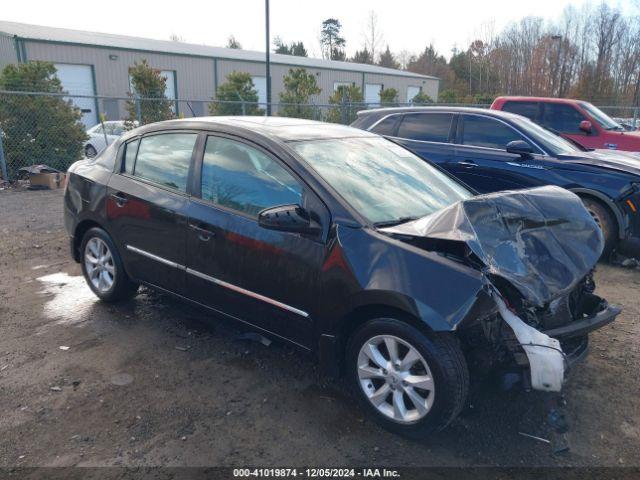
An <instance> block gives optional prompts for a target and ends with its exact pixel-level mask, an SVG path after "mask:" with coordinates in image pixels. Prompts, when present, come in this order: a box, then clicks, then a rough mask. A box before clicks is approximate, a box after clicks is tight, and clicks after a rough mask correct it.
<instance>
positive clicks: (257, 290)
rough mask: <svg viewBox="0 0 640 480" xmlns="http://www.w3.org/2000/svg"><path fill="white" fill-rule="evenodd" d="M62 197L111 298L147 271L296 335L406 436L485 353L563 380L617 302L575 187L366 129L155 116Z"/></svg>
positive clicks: (531, 380)
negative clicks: (481, 188) (528, 180)
mask: <svg viewBox="0 0 640 480" xmlns="http://www.w3.org/2000/svg"><path fill="white" fill-rule="evenodd" d="M64 203H65V225H66V228H67V230H68V232H69V234H70V246H71V253H72V255H73V257H74V258H75V260H76V261H78V262H80V264H81V266H82V271H83V274H84V276H85V278H86V281H87V283H88V285H89V287H90V288H91V289H92V290H93V292H94V293H95V294H96V295H97V296H98V297H100V298H101V299H103V300H104V301H118V300H125V299H128V298H131V297H133V296H134V295H135V293H136V292H137V290H138V286H139V285H140V284H144V285H146V286H149V287H152V288H156V289H159V290H162V291H164V292H168V293H170V294H172V295H175V296H176V297H178V298H181V299H184V300H187V301H189V302H192V303H194V304H197V305H200V306H202V307H204V308H207V309H209V310H210V311H211V312H212V313H216V314H220V315H219V316H226V317H228V318H230V319H232V320H235V321H238V322H241V323H242V324H243V325H245V326H249V327H250V328H254V329H257V330H258V331H260V332H262V333H264V334H265V335H269V336H272V337H275V338H279V339H282V340H286V341H288V342H291V343H293V344H295V345H297V346H298V347H300V348H301V349H303V350H305V351H308V352H312V353H313V354H314V355H316V356H317V358H318V359H319V362H320V364H321V366H322V367H323V369H324V371H326V372H328V373H330V374H333V375H344V376H346V378H347V380H348V382H349V384H350V385H351V387H352V388H353V390H354V392H355V394H356V395H357V396H358V397H359V398H360V400H361V401H362V403H363V405H364V407H365V408H366V409H367V410H368V411H369V412H370V413H371V414H372V415H373V416H374V418H375V419H377V420H378V421H379V422H381V423H382V424H383V425H384V426H385V427H387V428H389V429H391V430H394V431H396V432H400V433H403V434H406V435H413V436H420V435H424V434H425V433H426V432H428V431H431V430H433V429H438V428H442V427H444V426H445V425H446V424H447V423H448V422H449V421H450V420H451V419H452V418H453V417H455V415H456V414H457V413H458V412H459V411H460V409H461V408H462V406H463V405H464V402H465V397H466V394H467V386H468V380H469V370H468V364H471V365H476V366H477V365H480V364H482V365H484V366H485V367H486V368H485V370H487V371H488V370H500V371H502V370H509V371H517V372H521V373H522V380H523V382H525V383H526V384H528V385H531V386H533V388H536V389H540V390H547V391H558V390H559V389H560V388H561V387H562V381H563V379H564V375H565V367H567V365H568V364H567V362H569V363H571V362H572V361H573V360H576V359H578V358H580V357H581V356H583V355H584V353H585V352H586V348H587V342H588V335H587V334H588V332H590V331H591V330H594V329H596V328H599V327H601V326H602V325H604V324H606V323H608V322H611V321H613V319H614V318H615V317H616V315H617V314H618V312H619V309H617V308H615V307H612V306H609V305H607V303H606V302H605V301H604V300H603V299H601V298H600V297H597V296H596V295H595V294H594V293H593V290H594V284H593V280H592V277H591V271H592V269H593V266H594V264H595V263H596V260H597V258H598V256H599V255H600V252H601V249H602V235H601V233H600V230H599V229H598V227H597V225H596V224H595V222H594V221H593V219H592V218H591V216H590V215H589V214H588V213H587V212H586V210H585V209H584V208H583V207H582V204H581V203H580V201H579V199H578V198H577V197H576V196H575V195H573V194H571V193H569V192H566V191H564V190H562V189H555V190H554V189H553V188H551V187H547V188H546V189H534V190H532V191H530V192H522V193H519V192H515V193H514V192H512V193H507V194H497V195H491V196H488V197H486V198H485V197H481V196H480V197H476V196H473V195H472V194H471V193H470V192H469V191H468V190H467V189H466V188H465V187H464V186H462V185H461V184H459V183H458V182H457V181H456V180H454V179H453V178H451V177H450V176H449V175H447V174H445V173H443V172H441V171H440V170H439V169H437V168H435V167H433V166H431V165H429V164H428V163H427V162H424V161H423V160H421V159H420V158H418V157H417V156H415V155H414V154H412V153H411V152H409V151H408V150H406V149H404V148H402V147H399V146H398V145H396V144H395V143H393V142H391V141H389V140H386V139H384V138H381V137H379V136H377V135H374V134H371V133H368V132H364V131H362V130H357V129H353V128H350V127H343V126H337V125H329V124H323V123H318V122H311V121H305V120H295V119H278V118H264V117H257V118H251V117H242V118H223V117H218V118H215V119H213V118H212V119H191V120H174V121H168V122H162V123H157V124H151V125H147V126H144V127H141V128H137V129H135V130H133V131H131V132H129V133H126V134H125V135H124V136H122V137H121V138H119V139H118V140H117V141H115V142H114V143H113V144H112V145H110V146H109V147H108V148H107V149H106V150H105V151H104V152H103V153H102V154H100V155H98V156H97V157H95V158H93V159H86V160H81V161H79V162H77V163H75V164H74V165H72V167H71V168H70V169H69V179H68V184H67V189H66V192H65V200H64ZM433 215H435V216H436V217H437V218H438V219H439V222H436V225H435V228H431V227H430V226H429V224H428V222H427V223H425V219H427V218H431V216H433ZM513 215H516V217H517V218H519V219H520V220H518V221H517V222H516V223H515V224H510V223H509V222H510V221H507V219H508V218H511V217H512V216H513ZM412 218H417V219H418V220H415V221H411V219H412ZM514 218H515V217H514ZM462 220H464V221H462ZM478 221H481V222H482V224H484V225H486V226H487V227H489V226H490V228H482V227H481V225H479V224H477V222H478ZM443 222H444V223H443ZM443 224H448V225H449V226H447V227H446V229H445V230H446V235H447V236H444V237H443V235H442V232H441V231H439V230H438V228H437V226H438V225H440V226H442V225H443ZM471 232H476V233H475V234H472V233H471ZM453 236H456V238H453ZM561 243H569V244H570V245H571V246H569V247H564V246H562V245H561ZM549 259H551V260H552V261H553V268H550V265H549V264H548V262H549ZM507 305H509V306H508V307H507ZM545 332H546V333H545ZM540 345H542V346H540ZM536 349H538V350H537V351H536ZM532 352H533V353H532ZM480 358H481V359H482V361H480V360H479V359H480Z"/></svg>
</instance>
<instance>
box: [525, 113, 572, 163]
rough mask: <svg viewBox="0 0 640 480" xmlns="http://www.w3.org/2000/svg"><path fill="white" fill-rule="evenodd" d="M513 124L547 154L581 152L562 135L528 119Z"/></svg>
mask: <svg viewBox="0 0 640 480" xmlns="http://www.w3.org/2000/svg"><path fill="white" fill-rule="evenodd" d="M513 122H514V123H515V124H516V125H518V126H519V127H520V128H521V129H522V130H523V131H524V132H525V133H526V134H527V135H528V136H529V137H530V138H531V140H533V141H534V142H536V143H537V144H538V145H540V146H541V147H542V148H544V150H546V151H547V153H549V154H551V155H553V156H556V155H562V154H568V153H574V152H578V151H580V150H579V149H578V147H576V146H575V145H574V144H573V143H571V142H570V141H569V140H566V139H564V138H562V137H561V136H560V135H558V134H556V133H554V132H552V131H551V130H547V129H546V128H544V127H541V126H540V125H538V124H537V123H534V122H532V121H531V120H529V119H528V118H525V117H519V118H514V119H513Z"/></svg>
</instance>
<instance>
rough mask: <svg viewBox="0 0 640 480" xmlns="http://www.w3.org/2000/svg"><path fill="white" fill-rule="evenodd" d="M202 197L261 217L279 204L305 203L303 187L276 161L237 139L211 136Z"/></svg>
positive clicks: (206, 153)
mask: <svg viewBox="0 0 640 480" xmlns="http://www.w3.org/2000/svg"><path fill="white" fill-rule="evenodd" d="M202 198H203V199H204V200H209V201H211V202H213V203H216V204H218V205H221V206H223V207H226V208H230V209H232V210H236V211H238V212H242V213H245V214H248V215H251V216H257V215H258V212H260V210H263V209H265V208H268V207H275V206H277V205H287V204H296V205H300V204H301V203H302V186H301V185H300V184H299V183H298V182H297V181H296V179H295V178H294V177H293V176H292V175H291V174H290V173H289V172H288V171H287V170H285V169H284V167H282V166H281V165H279V164H278V163H277V162H276V161H275V160H273V159H271V158H269V157H268V156H267V155H265V154H264V153H262V152H260V151H259V150H256V149H255V148H252V147H250V146H248V145H245V144H243V143H240V142H236V141H234V140H229V139H226V138H219V137H209V138H208V139H207V146H206V149H205V152H204V159H203V162H202Z"/></svg>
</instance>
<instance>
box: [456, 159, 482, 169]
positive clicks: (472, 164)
mask: <svg viewBox="0 0 640 480" xmlns="http://www.w3.org/2000/svg"><path fill="white" fill-rule="evenodd" d="M458 165H460V166H461V167H464V168H473V167H477V166H478V164H477V163H476V162H471V161H469V160H463V161H461V162H458Z"/></svg>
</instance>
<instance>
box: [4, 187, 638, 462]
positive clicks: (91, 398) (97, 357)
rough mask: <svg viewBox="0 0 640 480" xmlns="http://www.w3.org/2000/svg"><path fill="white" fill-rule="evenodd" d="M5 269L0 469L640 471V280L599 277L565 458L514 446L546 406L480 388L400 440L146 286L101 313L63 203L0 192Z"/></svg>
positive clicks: (328, 386) (314, 376)
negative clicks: (422, 437)
mask: <svg viewBox="0 0 640 480" xmlns="http://www.w3.org/2000/svg"><path fill="white" fill-rule="evenodd" d="M0 271H1V274H0V332H1V334H0V408H1V414H0V466H3V467H7V466H11V467H13V466H68V465H83V466H105V465H111V466H113V465H126V466H152V465H170V466H222V465H225V466H246V465H254V466H256V465H257V466H283V465H298V466H301V465H308V466H349V465H353V466H364V465H375V464H378V465H386V466H471V465H473V466H478V465H480V466H487V465H497V466H546V465H550V466H559V465H562V466H565V465H571V466H590V467H591V466H638V465H640V415H639V413H640V381H639V380H640V378H639V377H640V373H639V372H640V368H639V367H640V355H639V345H640V323H639V322H638V319H639V310H640V295H639V293H638V292H639V285H640V271H635V270H626V269H622V268H620V267H613V266H609V265H600V266H599V267H598V272H597V275H596V280H597V282H598V290H597V291H598V292H599V293H600V294H601V295H603V296H604V297H606V298H607V299H608V300H609V301H610V302H611V303H615V304H619V305H622V306H623V307H624V312H623V313H622V315H621V316H620V317H619V319H618V320H617V321H616V322H615V323H614V324H612V325H609V326H607V327H605V328H604V329H602V330H601V331H599V332H597V333H595V334H593V335H592V344H591V354H590V356H589V358H588V359H587V360H586V362H584V363H583V364H581V365H579V366H578V367H577V368H576V370H575V371H573V373H572V376H571V378H570V379H569V381H568V383H567V385H566V388H565V392H566V398H567V402H568V405H567V409H566V410H567V415H568V420H569V424H570V433H569V441H570V446H571V450H570V452H568V453H565V454H560V455H558V454H554V453H552V451H551V449H550V447H549V445H547V444H545V443H542V442H539V441H536V440H532V439H530V438H527V437H524V436H522V435H520V434H519V432H526V433H529V434H533V435H539V436H541V437H547V436H548V433H549V432H548V431H547V428H546V427H545V425H544V418H545V412H546V409H545V399H544V398H543V396H541V395H539V394H535V393H525V392H507V393H505V392H502V391H500V390H499V389H498V388H496V387H493V386H492V385H493V384H492V383H491V382H489V381H486V380H485V381H483V382H476V383H475V387H474V388H473V391H472V393H471V395H470V397H469V401H468V406H467V408H466V409H465V411H464V412H463V414H462V415H461V416H460V417H459V418H458V419H457V420H456V421H455V422H454V423H453V424H452V425H451V426H450V427H449V428H448V429H447V430H445V431H443V432H441V433H440V434H439V435H437V436H434V437H433V438H430V439H428V440H426V441H423V442H415V441H409V440H405V439H403V438H400V437H398V436H396V435H393V434H390V433H387V432H386V431H384V430H382V429H380V428H378V427H377V426H376V425H374V424H372V423H371V422H369V421H368V420H365V418H364V417H363V412H362V411H360V410H359V409H358V407H357V406H356V405H355V404H354V402H353V401H352V400H351V399H350V398H349V397H348V396H346V395H345V394H343V393H342V391H341V389H340V388H339V384H338V383H335V382H332V381H329V380H327V379H325V378H323V377H322V376H321V375H319V373H318V371H317V367H316V366H315V364H314V362H313V361H312V359H310V358H309V357H307V356H306V355H305V354H303V353H300V352H298V351H297V350H295V349H293V348H290V347H289V346H286V345H282V344H279V343H272V344H271V345H270V346H269V347H265V346H263V345H262V344H260V343H256V342H250V341H246V340H239V339H237V338H236V337H237V336H238V334H239V333H242V330H240V329H239V327H237V326H234V325H232V324H230V323H227V322H226V321H224V320H222V319H220V318H215V317H213V316H212V315H211V314H210V313H208V312H205V311H201V310H197V309H195V308H192V307H191V306H188V305H185V304H183V303H180V302H177V301H175V300H173V299H170V298H168V297H166V296H164V295H159V294H157V293H154V292H151V291H149V290H143V291H142V293H141V294H140V295H139V296H138V297H137V298H136V299H134V300H133V301H131V302H128V303H126V304H121V305H115V306H114V305H106V304H102V303H100V302H98V301H97V299H96V298H95V297H94V296H93V295H92V294H91V292H90V290H89V288H88V287H86V286H85V284H84V280H83V279H82V277H81V273H80V268H79V266H78V265H77V264H75V263H74V262H73V261H72V260H71V258H70V256H69V253H68V243H67V239H66V234H65V232H64V229H63V226H62V194H61V192H59V191H54V192H51V191H46V192H43V191H39V192H29V191H0ZM61 347H65V348H64V349H62V348H61ZM66 347H68V348H66Z"/></svg>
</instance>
